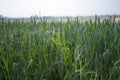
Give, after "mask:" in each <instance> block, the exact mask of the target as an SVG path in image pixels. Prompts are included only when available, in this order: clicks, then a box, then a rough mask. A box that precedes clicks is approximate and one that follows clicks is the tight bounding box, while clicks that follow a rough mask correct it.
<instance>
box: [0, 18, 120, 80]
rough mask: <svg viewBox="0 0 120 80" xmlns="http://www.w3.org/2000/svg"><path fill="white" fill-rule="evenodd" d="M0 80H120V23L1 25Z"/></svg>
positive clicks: (9, 22) (7, 22) (3, 22)
mask: <svg viewBox="0 0 120 80" xmlns="http://www.w3.org/2000/svg"><path fill="white" fill-rule="evenodd" d="M0 80H120V22H119V21H117V22H116V21H115V17H114V18H113V19H109V20H106V19H104V20H103V21H100V19H99V18H97V17H96V18H95V20H94V21H92V20H90V21H84V22H82V21H81V20H79V19H78V18H76V19H75V20H71V19H69V18H68V19H67V21H64V20H59V21H57V20H51V21H49V20H46V19H41V20H40V21H34V20H31V21H19V20H4V19H2V20H0Z"/></svg>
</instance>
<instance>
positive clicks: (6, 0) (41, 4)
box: [0, 0, 120, 17]
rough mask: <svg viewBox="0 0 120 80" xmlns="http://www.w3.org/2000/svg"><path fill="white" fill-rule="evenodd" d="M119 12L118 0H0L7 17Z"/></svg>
mask: <svg viewBox="0 0 120 80" xmlns="http://www.w3.org/2000/svg"><path fill="white" fill-rule="evenodd" d="M39 12H41V15H42V16H78V15H94V14H98V15H99V14H120V0H0V14H2V15H3V16H7V17H29V16H31V15H39Z"/></svg>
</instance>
